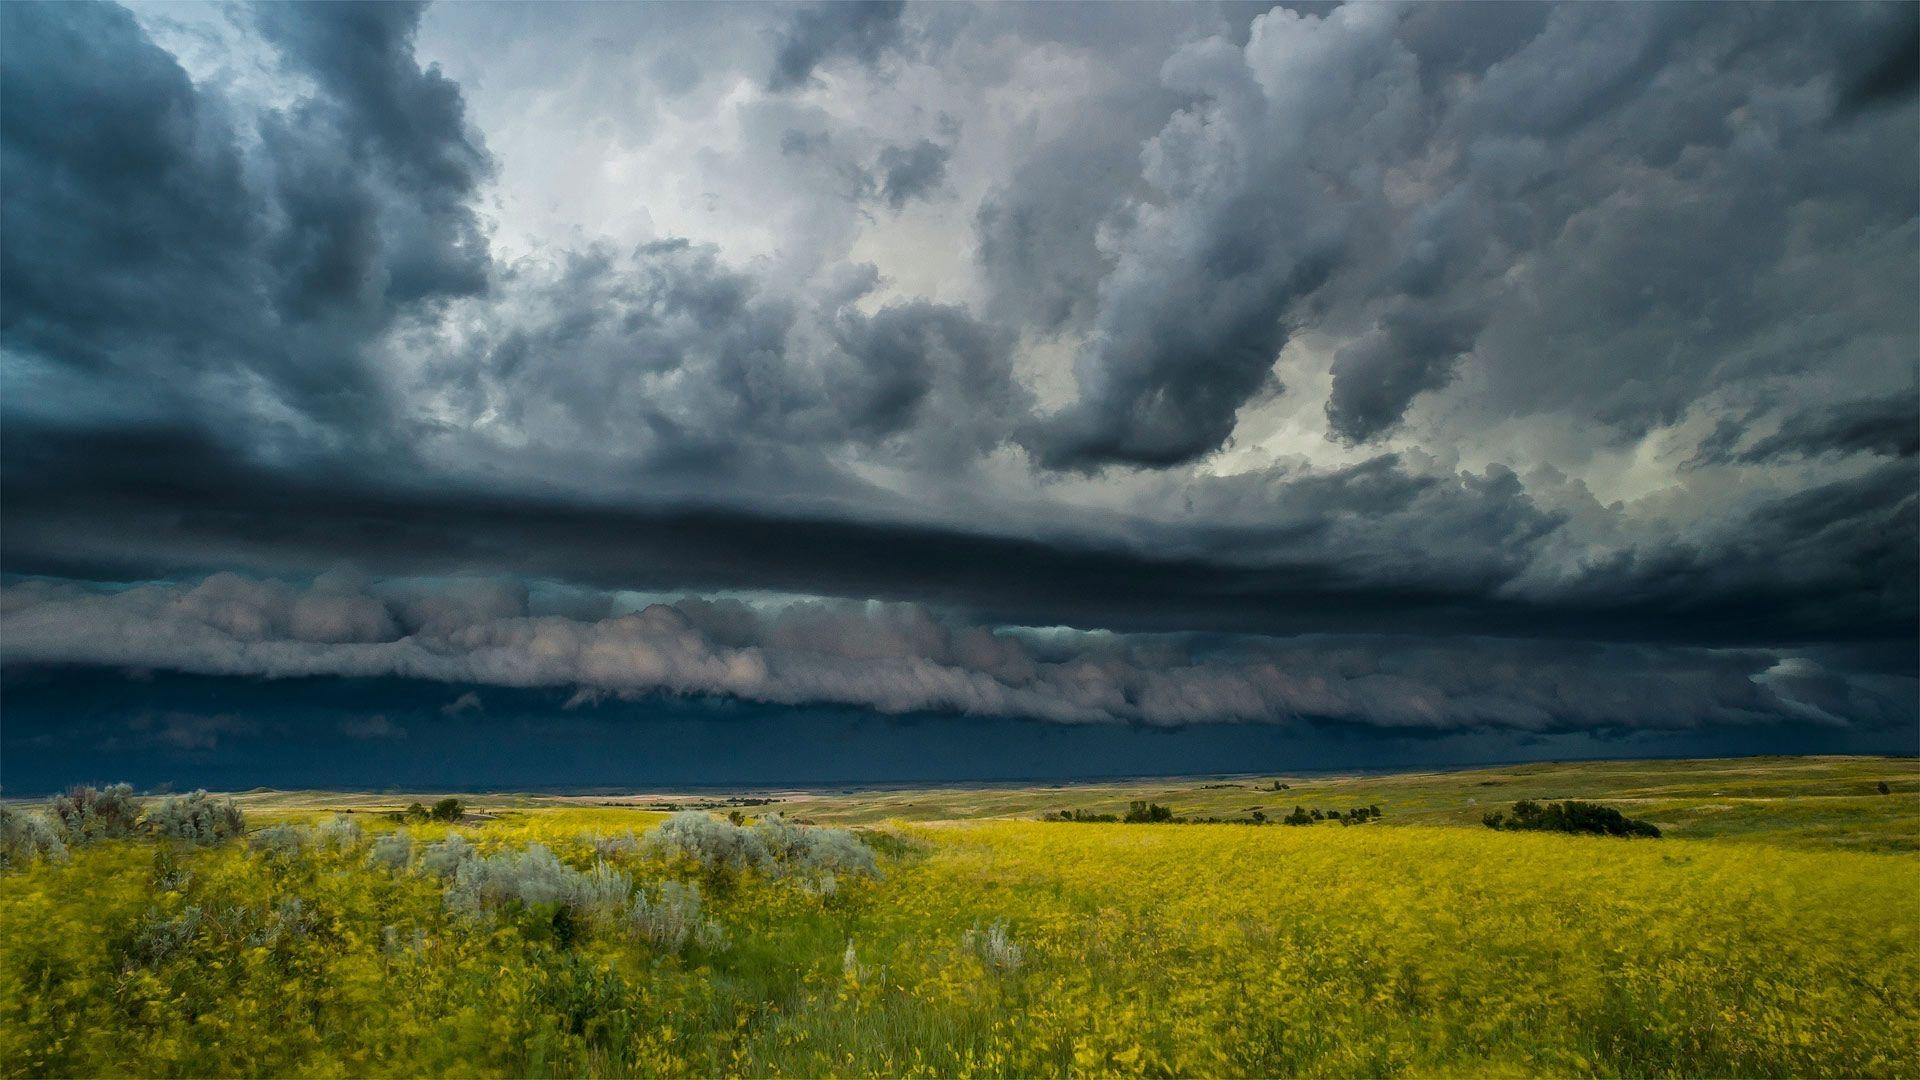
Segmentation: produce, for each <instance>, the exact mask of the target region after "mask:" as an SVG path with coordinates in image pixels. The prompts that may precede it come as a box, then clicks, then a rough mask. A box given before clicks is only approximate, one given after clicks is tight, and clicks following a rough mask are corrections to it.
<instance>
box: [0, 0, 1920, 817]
mask: <svg viewBox="0 0 1920 1080" xmlns="http://www.w3.org/2000/svg"><path fill="white" fill-rule="evenodd" d="M1917 85H1920V7H1916V6H1915V5H1912V4H1903V3H1892V4H1851V3H1833V4H1790V3H1783V4H1767V5H1745V4H1738V3H1715V4H1702V5H1694V4H1686V3H1657V4H1655V3H1646V4H1631V3H1629V4H1564V5H1556V4H1531V3H1525V2H1515V3H1490V4H1481V3H1470V2H1469V3H1448V4H1432V5H1421V4H1412V5H1401V4H1394V3H1384V2H1383V3H1354V4H1344V5H1342V4H1333V3H1301V4H1295V5H1281V6H1277V7H1270V6H1267V5H1262V4H1250V5H1249V4H1238V3H1183V4H1164V5H1161V4H1150V3H1139V4H1126V5H1095V4H1078V3H1048V4H1011V3H1003V4H981V5H974V4H965V3H909V4H900V3H828V4H767V5H761V4H753V3H733V4H659V5H653V4H629V3H602V4H581V5H566V4H538V5H531V4H529V5H515V4H439V5H433V6H416V5H411V4H401V3H385V4H373V5H359V4H318V5H311V6H309V5H300V4H264V5H259V6H247V5H239V4H210V5H195V4H183V3H132V4H128V5H115V4H110V3H104V2H97V0H78V2H71V3H53V4H36V3H26V2H17V3H8V4H4V5H0V191H4V198H3V199H0V787H3V788H5V789H6V790H8V791H12V792H22V791H37V790H44V789H48V788H52V787H57V786H59V785H60V784H63V783H65V782H68V781H70V780H76V779H118V778H120V777H121V776H126V777H128V778H137V779H138V780H139V781H140V782H141V783H143V784H149V785H157V784H163V783H175V784H179V785H182V786H185V785H191V784H212V785H214V786H224V787H245V786H251V783H250V782H248V781H249V778H258V779H257V780H254V781H253V782H259V783H283V784H287V783H301V784H308V785H314V786H325V785H327V784H351V785H356V786H372V787H379V786H393V785H401V786H404V785H409V784H411V785H416V786H441V787H460V786H463V785H467V786H480V785H486V786H497V787H534V786H541V787H564V786H568V785H574V786H583V787H585V786H604V787H620V786H632V785H642V784H645V785H655V786H671V785H683V786H698V785H723V784H732V783H753V784H779V783H838V782H861V783H885V782H910V781H923V780H955V779H1021V778H1040V777H1072V776H1092V775H1121V774H1148V773H1155V772H1174V771H1187V772H1230V771H1278V770H1285V769H1288V768H1296V769H1307V768H1384V767H1416V766H1421V765H1444V764H1463V763H1470V762H1474V761H1504V760H1515V759H1522V758H1544V757H1608V756H1636V755H1669V754H1745V753H1770V752H1889V753H1907V754H1911V753H1916V752H1920V660H1917V653H1920V456H1917V453H1920V168H1916V164H1917V163H1920V111H1917V107H1916V95H1915V91H1916V86H1917Z"/></svg>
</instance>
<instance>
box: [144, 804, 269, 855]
mask: <svg viewBox="0 0 1920 1080" xmlns="http://www.w3.org/2000/svg"><path fill="white" fill-rule="evenodd" d="M146 821H147V826H148V828H151V829H152V830H153V831H154V832H155V833H157V834H159V835H160V836H164V837H167V838H168V839H172V840H184V841H186V842H188V843H192V844H214V843H218V842H220V841H222V840H229V839H232V838H233V837H236V836H240V835H242V834H244V833H245V832H246V831H247V819H246V815H244V814H242V813H241V812H240V807H239V806H237V805H235V803H234V801H233V800H232V799H215V798H212V797H210V796H208V795H207V793H206V792H204V791H196V792H194V793H193V794H191V795H175V796H172V797H170V798H166V799H162V800H160V801H159V802H158V803H156V804H154V806H153V807H151V808H150V809H148V811H147V817H146Z"/></svg>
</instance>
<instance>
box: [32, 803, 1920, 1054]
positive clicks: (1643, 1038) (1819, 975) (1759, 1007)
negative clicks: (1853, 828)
mask: <svg viewBox="0 0 1920 1080" xmlns="http://www.w3.org/2000/svg"><path fill="white" fill-rule="evenodd" d="M294 816H295V817H298V815H294ZM690 816H693V817H700V818H703V819H705V820H706V821H708V822H710V823H711V824H710V826H702V828H703V829H706V830H707V831H706V832H702V833H701V835H700V837H699V838H698V839H697V843H698V844H707V843H710V842H711V843H723V842H724V843H732V842H734V841H736V840H742V839H751V838H752V837H750V836H749V834H753V836H758V835H760V834H761V833H766V835H767V836H768V837H769V840H768V843H769V844H770V845H772V846H773V848H775V849H778V846H779V844H780V843H788V844H790V845H796V844H797V845H799V846H797V847H793V848H792V850H794V851H807V850H812V849H810V848H807V847H806V846H805V844H802V843H800V842H801V841H806V840H809V839H810V838H813V839H818V836H817V835H816V834H825V833H828V832H830V830H824V829H822V830H811V831H809V830H793V829H792V828H791V827H788V831H786V832H778V830H775V831H774V832H767V830H766V829H764V828H762V829H760V830H759V831H758V832H756V830H755V829H753V828H744V829H743V828H740V827H739V826H729V825H727V824H726V822H725V820H724V819H723V818H720V817H719V816H718V815H706V814H704V813H700V812H696V813H695V814H693V815H690ZM282 817H283V818H284V817H285V815H283V816H282ZM306 817H307V819H309V820H314V821H318V822H319V824H318V825H317V826H315V825H296V824H292V823H289V822H288V821H286V820H278V821H274V822H273V823H272V824H269V820H270V819H269V818H268V817H266V816H262V815H257V814H256V815H255V816H254V818H253V819H252V820H250V821H249V823H248V824H249V827H250V830H251V836H250V837H249V841H250V842H242V841H231V840H230V841H227V842H224V843H217V844H180V843H174V842H170V841H164V840H160V839H156V838H154V837H136V838H130V839H110V840H102V841H98V842H94V843H90V844H85V845H80V846H75V847H74V848H73V849H72V850H71V852H70V853H69V855H68V857H67V858H66V859H65V860H64V861H57V860H51V859H36V860H33V861H31V862H29V863H27V864H26V865H24V866H16V867H15V868H13V869H10V870H6V871H0V1069H4V1072H5V1073H6V1074H7V1075H23V1076H25V1075H126V1074H134V1075H154V1076H224V1075H302V1076H306V1075H313V1076H361V1075H581V1074H587V1075H693V1076H706V1075H790V1076H820V1075H883V1076H893V1075H916V1076H919V1075H924V1076H972V1075H993V1076H1004V1075H1011V1076H1035V1075H1049V1076H1051V1075H1067V1074H1072V1075H1100V1076H1105V1075H1153V1076H1170V1075H1171V1076H1188V1075H1223V1076H1224V1075H1234V1076H1239V1075H1260V1076H1267V1075H1315V1076H1318V1075H1335V1076H1378V1075H1416V1076H1435V1075H1463V1076H1487V1075H1556V1076H1557V1075H1588V1074H1593V1075H1633V1076H1639V1075H1690V1076H1914V1075H1920V902H1916V899H1915V898H1916V897H1920V861H1915V860H1914V859H1913V858H1912V857H1911V856H1908V855H1903V854H1869V853H1859V852H1849V851H1807V850H1793V849H1789V848H1785V847H1776V846H1770V845H1765V844H1753V843H1742V844H1730V843H1717V842H1713V841H1687V840H1661V841H1642V840H1619V839H1613V838H1598V837H1591V838H1590V837H1573V836H1563V835H1555V834H1540V833H1531V834H1529V833H1513V832H1496V831H1493V830H1488V829H1483V828H1460V827H1420V826H1409V827H1400V828H1385V827H1379V826H1374V825H1363V826H1360V827H1355V828H1348V827H1311V828H1286V827H1278V826H1267V827H1249V826H1243V825H1226V824H1223V825H1132V824H1082V823H1070V822H1041V821H990V822H966V823H948V824H935V825H911V826H908V825H899V824H894V825H886V826H881V827H874V828H866V829H863V830H861V831H860V832H858V833H856V834H855V838H857V840H858V843H857V844H855V845H854V846H853V847H848V848H844V849H841V848H835V847H833V845H830V844H825V843H824V842H822V843H821V845H820V847H819V851H820V852H822V853H824V854H820V856H819V860H820V861H819V862H818V866H815V865H814V864H813V863H807V862H805V860H804V859H803V857H802V856H801V855H787V856H783V858H784V859H785V860H786V861H780V860H777V859H773V858H771V857H769V858H764V859H761V861H759V862H757V863H755V862H752V861H751V860H749V861H748V862H746V863H742V864H741V865H739V866H733V865H730V864H728V863H727V862H726V861H725V860H726V858H727V857H728V856H727V855H725V854H724V853H723V854H722V855H720V856H714V857H712V858H709V856H710V855H712V851H713V850H716V849H708V848H696V846H694V845H695V843H696V841H693V840H689V841H685V842H684V843H683V846H682V847H679V848H675V847H673V846H672V845H671V844H663V843H659V842H656V841H657V839H658V837H650V836H649V835H648V834H649V831H650V830H655V829H663V830H665V831H671V830H667V829H666V828H665V827H664V826H662V825H661V823H662V822H664V821H666V820H667V817H666V815H664V814H650V813H642V812H637V811H632V810H609V809H592V808H565V809H538V808H532V809H512V810H501V811H498V812H496V813H494V814H492V816H490V817H488V818H486V819H484V820H470V821H468V822H465V823H462V824H460V825H457V826H449V825H445V824H426V823H420V824H409V825H407V826H405V827H406V828H407V830H408V843H409V844H410V845H411V847H410V848H409V850H408V851H407V853H406V854H405V855H404V857H402V856H401V855H399V854H397V852H398V846H397V845H398V841H397V840H393V839H391V834H393V833H394V832H395V831H396V829H397V828H399V827H400V826H397V825H396V824H395V823H394V822H392V821H390V820H388V819H387V818H386V817H385V816H382V815H379V814H373V813H359V814H354V815H351V817H350V818H343V819H338V821H340V822H345V824H338V823H335V824H328V823H327V822H326V821H325V819H323V818H317V817H315V816H314V815H306ZM675 820H676V821H678V820H680V819H675ZM742 820H743V821H744V822H745V823H746V824H748V825H752V819H751V818H743V819H742ZM684 824H685V823H684V822H682V825H684ZM276 828H277V829H279V830H280V831H279V832H270V830H273V829H276ZM302 830H304V831H302ZM330 830H331V831H330ZM696 831H698V830H696ZM708 833H711V835H708ZM449 835H454V836H457V837H458V838H459V839H458V840H455V841H453V842H451V844H450V843H449V841H448V837H449ZM662 835H664V832H663V833H662ZM840 835H841V836H842V837H844V836H845V834H840ZM782 837H784V838H785V839H784V840H782V839H781V838H782ZM795 837H798V838H799V839H798V840H796V839H795ZM383 838H385V839H386V844H385V846H383V844H382V842H383ZM463 842H464V844H470V845H471V847H472V852H471V853H469V854H464V855H463V856H462V857H463V858H464V859H466V863H465V864H464V868H463V869H461V870H459V871H458V872H455V873H453V874H451V875H449V876H441V875H439V874H438V873H436V872H435V871H434V870H433V867H434V866H436V865H439V863H436V861H435V860H436V859H438V860H441V862H445V861H446V859H447V858H449V857H450V856H449V855H448V853H449V852H455V853H459V852H463V851H464V845H463ZM754 842H756V843H758V842H759V841H758V840H755V841H754ZM836 842H837V841H836ZM529 844H533V845H538V846H539V848H540V849H541V850H543V851H550V852H551V854H552V856H553V860H554V861H553V862H552V863H551V864H547V863H538V861H537V860H533V859H531V858H527V859H523V854H522V853H524V852H526V851H528V850H529V849H528V845H529ZM435 852H437V853H438V854H430V853H435ZM755 857H756V858H757V857H758V856H755ZM807 857H808V858H811V857H812V856H807ZM490 859H491V860H493V861H491V862H490V861H489V860H490ZM836 859H837V860H838V861H837V862H835V861H833V860H836ZM865 859H872V860H873V861H872V863H871V871H869V870H868V869H866V868H863V866H862V860H865ZM515 860H523V861H518V862H517V861H515ZM703 860H705V861H703ZM536 864H537V865H536ZM476 867H478V868H491V870H492V872H493V873H494V876H493V877H486V876H485V875H483V874H481V873H479V871H478V870H476V869H475V868H476ZM542 867H544V869H541V868H542ZM818 867H831V868H832V869H831V870H821V869H819V868H818ZM516 874H517V875H521V876H520V877H515V876H514V875H516ZM540 874H545V875H546V877H545V878H539V875H540ZM536 878H538V879H539V880H540V881H546V880H548V879H551V880H554V881H562V882H570V883H572V885H570V886H569V887H578V888H579V889H580V890H582V891H581V892H580V894H579V895H581V896H586V895H587V892H589V891H592V890H595V889H597V890H599V894H605V895H615V896H616V897H618V898H619V899H620V902H621V903H626V902H627V901H626V899H625V898H627V897H629V896H631V897H634V898H635V899H634V900H633V901H632V903H633V906H632V907H630V908H627V907H621V908H619V909H618V910H613V909H609V908H606V907H605V905H602V907H601V908H594V907H592V906H591V904H592V901H590V900H577V901H567V902H546V901H545V900H544V899H542V897H543V896H544V894H537V893H536V892H532V891H528V889H529V888H530V886H528V885H527V884H526V882H527V881H531V880H534V879H536ZM608 881H614V882H615V884H614V885H612V886H609V885H607V884H606V883H607V882H608ZM502 882H506V883H507V884H505V885H502V884H501V883H502ZM595 882H597V883H598V884H594V883H595ZM669 886H671V888H670V887H669ZM490 888H491V889H494V890H495V891H494V892H488V891H487V890H488V889H490ZM514 888H519V889H521V890H522V891H521V892H520V893H517V894H511V895H513V896H518V897H520V899H509V900H507V901H499V900H498V898H499V897H500V896H508V895H509V894H510V893H511V889H514ZM500 889H507V890H508V892H500V891H499V890H500ZM676 889H677V890H681V891H678V892H676V891H675V890H676ZM609 890H611V892H610V893H609ZM696 892H697V894H698V907H697V909H696V908H695V907H693V906H691V904H692V901H689V900H688V899H687V898H688V897H689V896H692V895H693V894H695V893H696ZM489 898H492V899H489ZM569 903H572V904H573V907H571V908H570V907H568V904H569ZM674 903H680V904H681V907H679V908H671V905H672V904H674ZM649 904H651V905H652V906H651V907H649ZM463 905H465V906H463ZM670 908H671V910H669V909H670ZM594 911H600V912H601V913H600V914H597V915H595V914H591V913H592V912H594ZM608 911H612V913H611V914H608V913H607V912H608ZM663 913H666V914H665V915H663ZM676 919H678V920H680V921H677V922H676V921H675V920H676ZM663 920H664V921H663Z"/></svg>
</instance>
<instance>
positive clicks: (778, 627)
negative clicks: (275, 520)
mask: <svg viewBox="0 0 1920 1080" xmlns="http://www.w3.org/2000/svg"><path fill="white" fill-rule="evenodd" d="M412 604H413V606H415V607H418V606H419V604H420V601H419V600H417V599H416V600H413V601H412ZM0 628H4V630H5V632H6V637H7V640H8V653H9V658H10V660H11V661H12V662H14V663H43V664H45V663H87V664H105V665H114V666H123V667H143V668H163V669H166V670H172V671H185V672H190V673H195V674H213V675H251V676H265V677H270V678H299V677H311V676H317V675H335V676H348V677H355V678H388V677H402V678H410V679H432V680H438V681H443V682H448V683H456V684H472V683H479V684H483V685H497V686H512V687H541V686H552V687H571V688H577V689H579V690H582V691H585V692H588V693H615V694H628V695H642V694H653V693H660V692H665V693H671V694H714V695H724V696H728V697H736V698H741V699H744V700H747V701H759V702H769V703H774V704H782V705H804V704H830V705H854V706H862V707H866V708H872V709H876V710H878V711H880V712H884V713H908V712H941V713H959V714H962V715H973V716H1017V717H1024V718H1031V719H1039V720H1050V721H1055V722H1063V723H1099V722H1138V723H1149V724H1163V725H1165V724H1185V723H1192V722H1196V721H1221V720H1229V721H1265V722H1285V721H1291V720H1300V719H1304V718H1319V719H1334V720H1342V721H1348V722H1353V723H1359V724H1366V725H1372V726H1377V727H1381V728H1389V729H1433V730H1441V731H1445V730H1453V729H1458V728H1465V727H1476V728H1491V729H1495V730H1520V731H1530V732H1555V731H1567V730H1578V729H1584V728H1593V727H1606V726H1615V727H1622V728H1674V727H1679V728H1688V727H1697V726H1703V725H1725V724H1757V723H1768V722H1779V721H1782V720H1800V721H1809V720H1810V721H1815V722H1819V723H1825V724H1830V725H1834V726H1845V725H1847V724H1848V723H1850V722H1857V723H1860V724H1862V725H1864V726H1866V727H1870V728H1881V727H1885V726H1888V725H1890V724H1895V723H1901V722H1911V721H1912V719H1914V717H1915V712H1914V709H1913V706H1912V696H1913V692H1914V690H1915V684H1914V681H1913V680H1912V679H1904V680H1903V679H1899V678H1886V677H1879V678H1871V677H1848V676H1847V675H1845V674H1843V673H1835V672H1830V671H1827V670H1826V669H1825V668H1823V667H1822V666H1821V665H1820V664H1819V663H1818V662H1816V661H1815V660H1812V659H1810V658H1807V657H1804V656H1786V657H1783V656H1780V655H1777V654H1773V653H1767V652H1754V651H1737V650H1735V651H1725V650H1719V651H1716V650H1703V649H1655V648H1648V647H1643V646H1641V647H1625V646H1594V645H1561V644H1548V643H1516V642H1501V641H1473V640H1462V641H1455V642H1449V643H1443V644H1436V643H1431V642H1413V641H1398V640H1392V639H1388V640H1374V639H1343V638H1312V639H1294V640H1291V641H1288V642H1284V643H1280V642H1273V641H1267V640H1236V639H1227V640H1216V641H1212V642H1196V641H1193V640H1188V639H1183V638H1165V637H1142V638H1129V637H1114V636H1112V635H1102V634H1095V635H1087V634H1074V633H1068V632H1064V631H1028V632H1013V631H1002V632H997V633H996V632H993V631H991V630H989V629H988V628H986V627H982V626H978V625H968V624H965V623H956V622H952V621H945V620H941V619H939V618H936V617H935V616H933V615H932V614H931V613H929V612H928V611H926V610H925V609H922V608H919V607H914V606H911V605H889V606H876V605H872V604H822V603H804V604H798V605H793V606H789V607H784V608H775V609H762V608H756V607H753V606H750V605H747V604H744V603H740V602H737V601H721V602H711V601H705V600H682V601H679V602H677V603H673V604H665V603H661V604H653V605H650V606H648V607H646V608H644V609H643V610H639V611H634V612H631V613H626V614H619V615H614V616H610V617H608V618H605V619H601V620H598V621H591V622H588V621H581V620H577V619H570V618H566V617H563V616H555V615H545V614H535V613H533V612H531V611H529V610H525V609H522V610H518V611H509V612H503V613H498V614H492V615H487V616H481V617H468V618H462V619H457V620H453V621H448V620H446V619H444V618H442V619H440V620H438V621H434V622H427V621H420V620H419V619H417V618H413V617H409V614H408V602H407V601H405V600H404V599H402V598H398V597H392V596H388V595H385V594H383V593H382V592H381V591H380V590H377V589H372V588H368V587H365V586H360V585H357V584H355V583H352V582H346V581H338V580H326V579H323V580H321V581H318V582H316V583H315V584H314V585H313V586H311V587H310V588H306V589H298V588H290V587H288V586H286V585H283V584H280V583H277V582H273V581H254V580H250V579H246V578H241V577H238V576H236V575H232V574H220V575H216V576H214V577H211V578H208V579H207V580H205V581H203V582H200V583H199V584H197V585H192V586H187V585H176V586H141V587H137V588H133V589H127V590H121V591H114V592H89V591H85V590H80V589H76V588H74V587H72V586H63V585H46V584H41V583H34V582H29V583H25V584H20V585H14V586H10V587H8V588H7V589H5V591H4V592H0ZM1823 705H1825V706H1831V707H1833V708H1834V709H1837V710H1838V711H1837V713H1836V712H1832V711H1829V709H1828V708H1824V707H1823ZM174 730H175V728H173V727H169V729H168V731H169V732H173V731H174ZM179 730H180V733H179V735H178V737H180V738H187V739H195V740H199V739H205V740H211V739H213V738H215V737H217V733H216V732H215V731H213V730H203V729H201V728H198V727H188V728H181V729H179ZM349 734H350V735H353V736H355V737H360V738H372V737H393V736H394V735H396V734H398V732H397V731H396V730H395V729H393V728H392V727H391V726H390V725H379V726H367V727H364V728H363V729H361V730H357V731H351V732H349Z"/></svg>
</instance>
